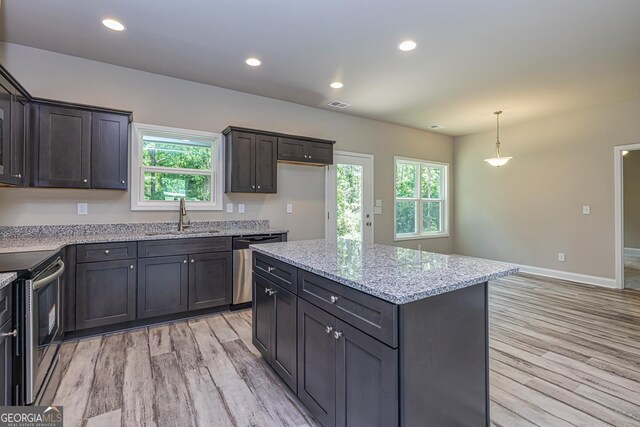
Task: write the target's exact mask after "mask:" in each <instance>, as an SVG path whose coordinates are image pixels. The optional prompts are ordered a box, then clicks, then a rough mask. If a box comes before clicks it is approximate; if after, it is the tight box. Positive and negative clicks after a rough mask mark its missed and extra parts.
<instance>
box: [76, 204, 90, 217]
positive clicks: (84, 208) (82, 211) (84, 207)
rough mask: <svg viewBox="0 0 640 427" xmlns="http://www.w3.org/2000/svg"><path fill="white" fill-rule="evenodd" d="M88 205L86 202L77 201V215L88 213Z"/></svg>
mask: <svg viewBox="0 0 640 427" xmlns="http://www.w3.org/2000/svg"><path fill="white" fill-rule="evenodd" d="M88 214H89V206H88V205H87V204H86V203H78V215H88Z"/></svg>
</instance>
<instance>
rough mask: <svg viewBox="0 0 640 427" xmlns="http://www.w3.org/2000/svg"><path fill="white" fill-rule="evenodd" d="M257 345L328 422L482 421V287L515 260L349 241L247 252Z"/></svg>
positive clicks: (485, 403) (485, 404) (485, 359)
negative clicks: (250, 257) (249, 254)
mask: <svg viewBox="0 0 640 427" xmlns="http://www.w3.org/2000/svg"><path fill="white" fill-rule="evenodd" d="M252 249H254V256H253V292H254V305H253V344H254V345H255V346H256V348H257V349H258V350H259V351H260V352H261V354H262V355H263V356H264V358H265V360H266V361H267V362H268V363H269V364H270V365H271V366H272V367H273V368H274V370H275V371H276V373H277V374H278V375H279V376H280V378H282V380H283V381H284V382H286V383H287V385H289V387H291V389H292V390H293V391H294V392H295V393H296V394H297V396H298V397H299V398H300V400H302V402H303V403H304V404H305V405H306V406H307V407H308V408H309V410H310V411H311V412H312V413H313V414H314V416H315V417H316V418H317V419H318V420H319V421H320V422H321V423H322V425H324V426H365V425H366V426H381V427H387V426H399V425H402V426H467V425H468V426H481V425H484V426H488V425H489V369H488V363H489V356H488V340H489V336H488V309H487V301H488V298H487V286H488V281H489V280H493V279H497V278H499V277H503V276H507V275H510V274H514V273H516V272H517V271H518V269H517V268H516V267H514V266H512V265H508V264H503V263H496V262H488V261H484V260H479V259H475V258H469V257H463V256H456V255H441V254H434V253H429V252H421V251H415V250H411V249H405V248H398V247H392V246H384V245H376V244H373V245H366V244H362V243H360V242H357V241H352V240H339V241H338V242H330V241H326V240H309V241H298V242H287V243H273V244H266V245H260V246H255V247H253V248H252Z"/></svg>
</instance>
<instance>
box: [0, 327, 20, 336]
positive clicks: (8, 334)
mask: <svg viewBox="0 0 640 427" xmlns="http://www.w3.org/2000/svg"><path fill="white" fill-rule="evenodd" d="M17 335H18V330H17V329H14V330H13V332H3V333H1V334H0V337H15V336H17Z"/></svg>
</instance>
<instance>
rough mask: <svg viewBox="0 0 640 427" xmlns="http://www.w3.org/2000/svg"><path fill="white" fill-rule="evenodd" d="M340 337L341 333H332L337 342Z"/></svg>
mask: <svg viewBox="0 0 640 427" xmlns="http://www.w3.org/2000/svg"><path fill="white" fill-rule="evenodd" d="M341 336H342V332H338V331H335V332H334V333H333V337H334V338H335V339H337V340H339V339H340V337H341Z"/></svg>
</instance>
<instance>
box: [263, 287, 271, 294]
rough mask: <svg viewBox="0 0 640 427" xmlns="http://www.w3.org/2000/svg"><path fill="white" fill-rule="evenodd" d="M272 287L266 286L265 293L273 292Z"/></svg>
mask: <svg viewBox="0 0 640 427" xmlns="http://www.w3.org/2000/svg"><path fill="white" fill-rule="evenodd" d="M271 291H272V289H271V288H264V293H265V294H269V292H271Z"/></svg>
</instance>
